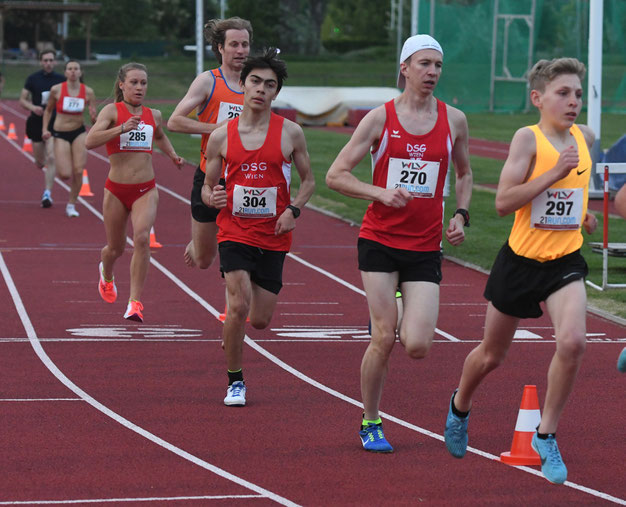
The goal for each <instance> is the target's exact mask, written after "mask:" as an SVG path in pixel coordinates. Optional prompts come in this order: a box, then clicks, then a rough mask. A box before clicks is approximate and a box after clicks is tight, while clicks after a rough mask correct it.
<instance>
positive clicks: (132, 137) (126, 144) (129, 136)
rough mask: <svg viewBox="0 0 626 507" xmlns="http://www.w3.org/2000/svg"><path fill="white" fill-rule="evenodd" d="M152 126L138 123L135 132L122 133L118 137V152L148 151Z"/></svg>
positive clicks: (152, 130)
mask: <svg viewBox="0 0 626 507" xmlns="http://www.w3.org/2000/svg"><path fill="white" fill-rule="evenodd" d="M153 132H154V129H153V128H152V125H148V124H146V123H144V122H140V123H139V125H137V128H136V129H135V130H130V131H128V132H124V133H123V134H122V135H121V136H120V150H124V151H133V150H143V151H145V150H149V149H150V148H152V135H153Z"/></svg>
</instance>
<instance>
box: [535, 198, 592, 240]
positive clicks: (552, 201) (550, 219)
mask: <svg viewBox="0 0 626 507" xmlns="http://www.w3.org/2000/svg"><path fill="white" fill-rule="evenodd" d="M531 206H532V208H531V215H530V227H531V228H532V229H543V230H551V231H559V230H572V229H578V228H579V227H580V225H581V223H582V214H583V189H582V188H548V189H547V190H544V191H543V192H542V193H541V194H539V195H538V196H537V197H535V198H534V199H533V201H532V205H531Z"/></svg>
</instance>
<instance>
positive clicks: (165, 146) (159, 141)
mask: <svg viewBox="0 0 626 507" xmlns="http://www.w3.org/2000/svg"><path fill="white" fill-rule="evenodd" d="M152 116H153V117H154V124H155V126H156V128H155V129H154V141H155V143H156V145H157V146H158V147H159V150H161V151H162V152H163V153H165V154H166V155H167V156H168V157H170V158H171V159H172V162H174V164H175V165H176V167H177V168H178V169H180V168H181V167H182V166H183V162H184V160H183V159H182V157H179V156H178V155H177V154H176V150H174V146H172V143H171V142H170V140H169V138H168V137H167V136H166V135H165V132H163V118H162V116H161V111H159V110H158V109H152Z"/></svg>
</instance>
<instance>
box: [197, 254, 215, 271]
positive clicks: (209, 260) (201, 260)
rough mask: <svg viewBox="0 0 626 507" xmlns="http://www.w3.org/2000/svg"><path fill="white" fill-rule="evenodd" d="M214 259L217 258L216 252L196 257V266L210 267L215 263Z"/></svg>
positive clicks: (201, 267)
mask: <svg viewBox="0 0 626 507" xmlns="http://www.w3.org/2000/svg"><path fill="white" fill-rule="evenodd" d="M214 260H215V253H213V254H204V255H202V256H199V257H198V258H197V259H194V261H195V263H196V266H198V267H199V268H200V269H208V268H209V266H211V264H213V261H214Z"/></svg>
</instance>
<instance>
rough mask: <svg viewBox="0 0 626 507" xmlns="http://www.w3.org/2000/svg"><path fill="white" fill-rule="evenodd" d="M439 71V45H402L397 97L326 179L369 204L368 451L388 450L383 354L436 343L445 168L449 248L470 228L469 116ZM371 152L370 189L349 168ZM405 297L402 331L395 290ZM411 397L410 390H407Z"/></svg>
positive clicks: (364, 437)
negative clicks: (450, 193)
mask: <svg viewBox="0 0 626 507" xmlns="http://www.w3.org/2000/svg"><path fill="white" fill-rule="evenodd" d="M442 64H443V51H442V49H441V46H440V45H439V43H438V42H437V41H436V40H435V39H433V38H432V37H430V36H428V35H415V36H413V37H410V38H409V39H407V40H406V42H405V43H404V46H403V48H402V53H401V57H400V72H399V75H398V87H399V88H404V92H403V93H402V94H401V95H400V96H399V97H398V98H396V99H395V100H393V101H390V102H388V103H387V104H385V105H383V106H380V107H378V108H376V109H374V110H372V111H370V112H369V113H368V114H367V115H366V116H365V118H364V119H363V121H361V123H360V124H359V126H358V127H357V128H356V130H355V132H354V134H353V135H352V138H351V139H350V141H349V142H348V144H347V145H346V146H345V147H344V148H343V150H342V151H341V152H340V153H339V155H338V156H337V159H336V160H335V161H334V162H333V164H332V166H331V167H330V169H329V171H328V174H327V176H326V182H327V184H328V186H329V187H330V188H332V189H334V190H337V191H338V192H340V193H342V194H344V195H348V196H350V197H356V198H359V199H365V200H369V201H372V203H371V204H370V205H369V207H368V209H367V211H366V213H365V217H364V218H363V224H362V226H361V232H360V234H359V240H358V252H359V269H360V270H361V276H362V279H363V286H364V288H365V292H366V294H367V302H368V305H369V312H370V320H371V324H372V326H371V327H372V329H371V335H372V338H371V341H370V344H369V346H368V348H367V350H366V352H365V355H364V356H363V361H362V364H361V395H362V397H363V405H364V408H365V410H364V413H363V421H362V423H361V431H360V432H359V435H360V437H361V442H362V444H363V447H364V449H365V450H367V451H373V452H392V451H393V448H392V446H391V445H390V444H389V442H388V441H387V440H386V438H385V436H384V433H383V430H382V421H381V419H380V414H379V405H380V400H381V396H382V391H383V384H384V382H385V376H386V374H387V370H388V367H389V356H390V354H391V350H392V348H393V345H394V343H395V340H396V333H397V334H399V337H400V342H401V343H402V345H403V346H404V348H405V350H406V352H407V354H408V355H409V356H410V357H412V358H414V359H420V358H423V357H425V356H426V354H427V353H428V350H429V349H430V346H431V344H432V340H433V336H434V332H435V325H436V323H437V315H438V312H439V282H440V281H441V247H442V233H443V187H444V182H445V178H446V173H447V170H448V163H449V162H453V163H454V167H455V171H456V199H457V205H458V209H457V210H456V211H455V212H454V213H452V215H453V216H452V218H451V219H450V221H449V225H448V227H447V228H446V231H445V236H446V239H447V240H448V242H449V243H450V244H451V245H455V246H456V245H459V244H461V243H462V242H463V241H464V239H465V233H464V230H463V226H464V225H469V213H468V211H467V208H468V207H469V203H470V198H471V192H472V171H471V168H470V164H469V151H468V130H467V121H466V119H465V115H464V114H463V113H462V112H461V111H459V110H458V109H455V108H454V107H451V106H449V105H447V104H444V103H443V102H441V101H439V100H437V99H436V98H435V97H434V96H433V91H434V89H435V86H436V85H437V82H438V80H439V77H440V75H441V68H442ZM368 152H371V156H372V164H373V167H374V172H373V181H372V183H366V182H364V181H360V180H358V179H357V178H356V177H355V176H354V175H353V174H352V170H353V169H354V168H355V167H356V165H357V164H358V163H359V162H360V161H361V159H362V158H363V157H364V156H365V155H366V154H367V153H368ZM397 287H400V288H401V290H402V299H403V305H404V313H403V317H402V319H401V320H400V323H399V324H398V310H397V306H396V297H395V295H396V288H397ZM407 392H408V391H407Z"/></svg>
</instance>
